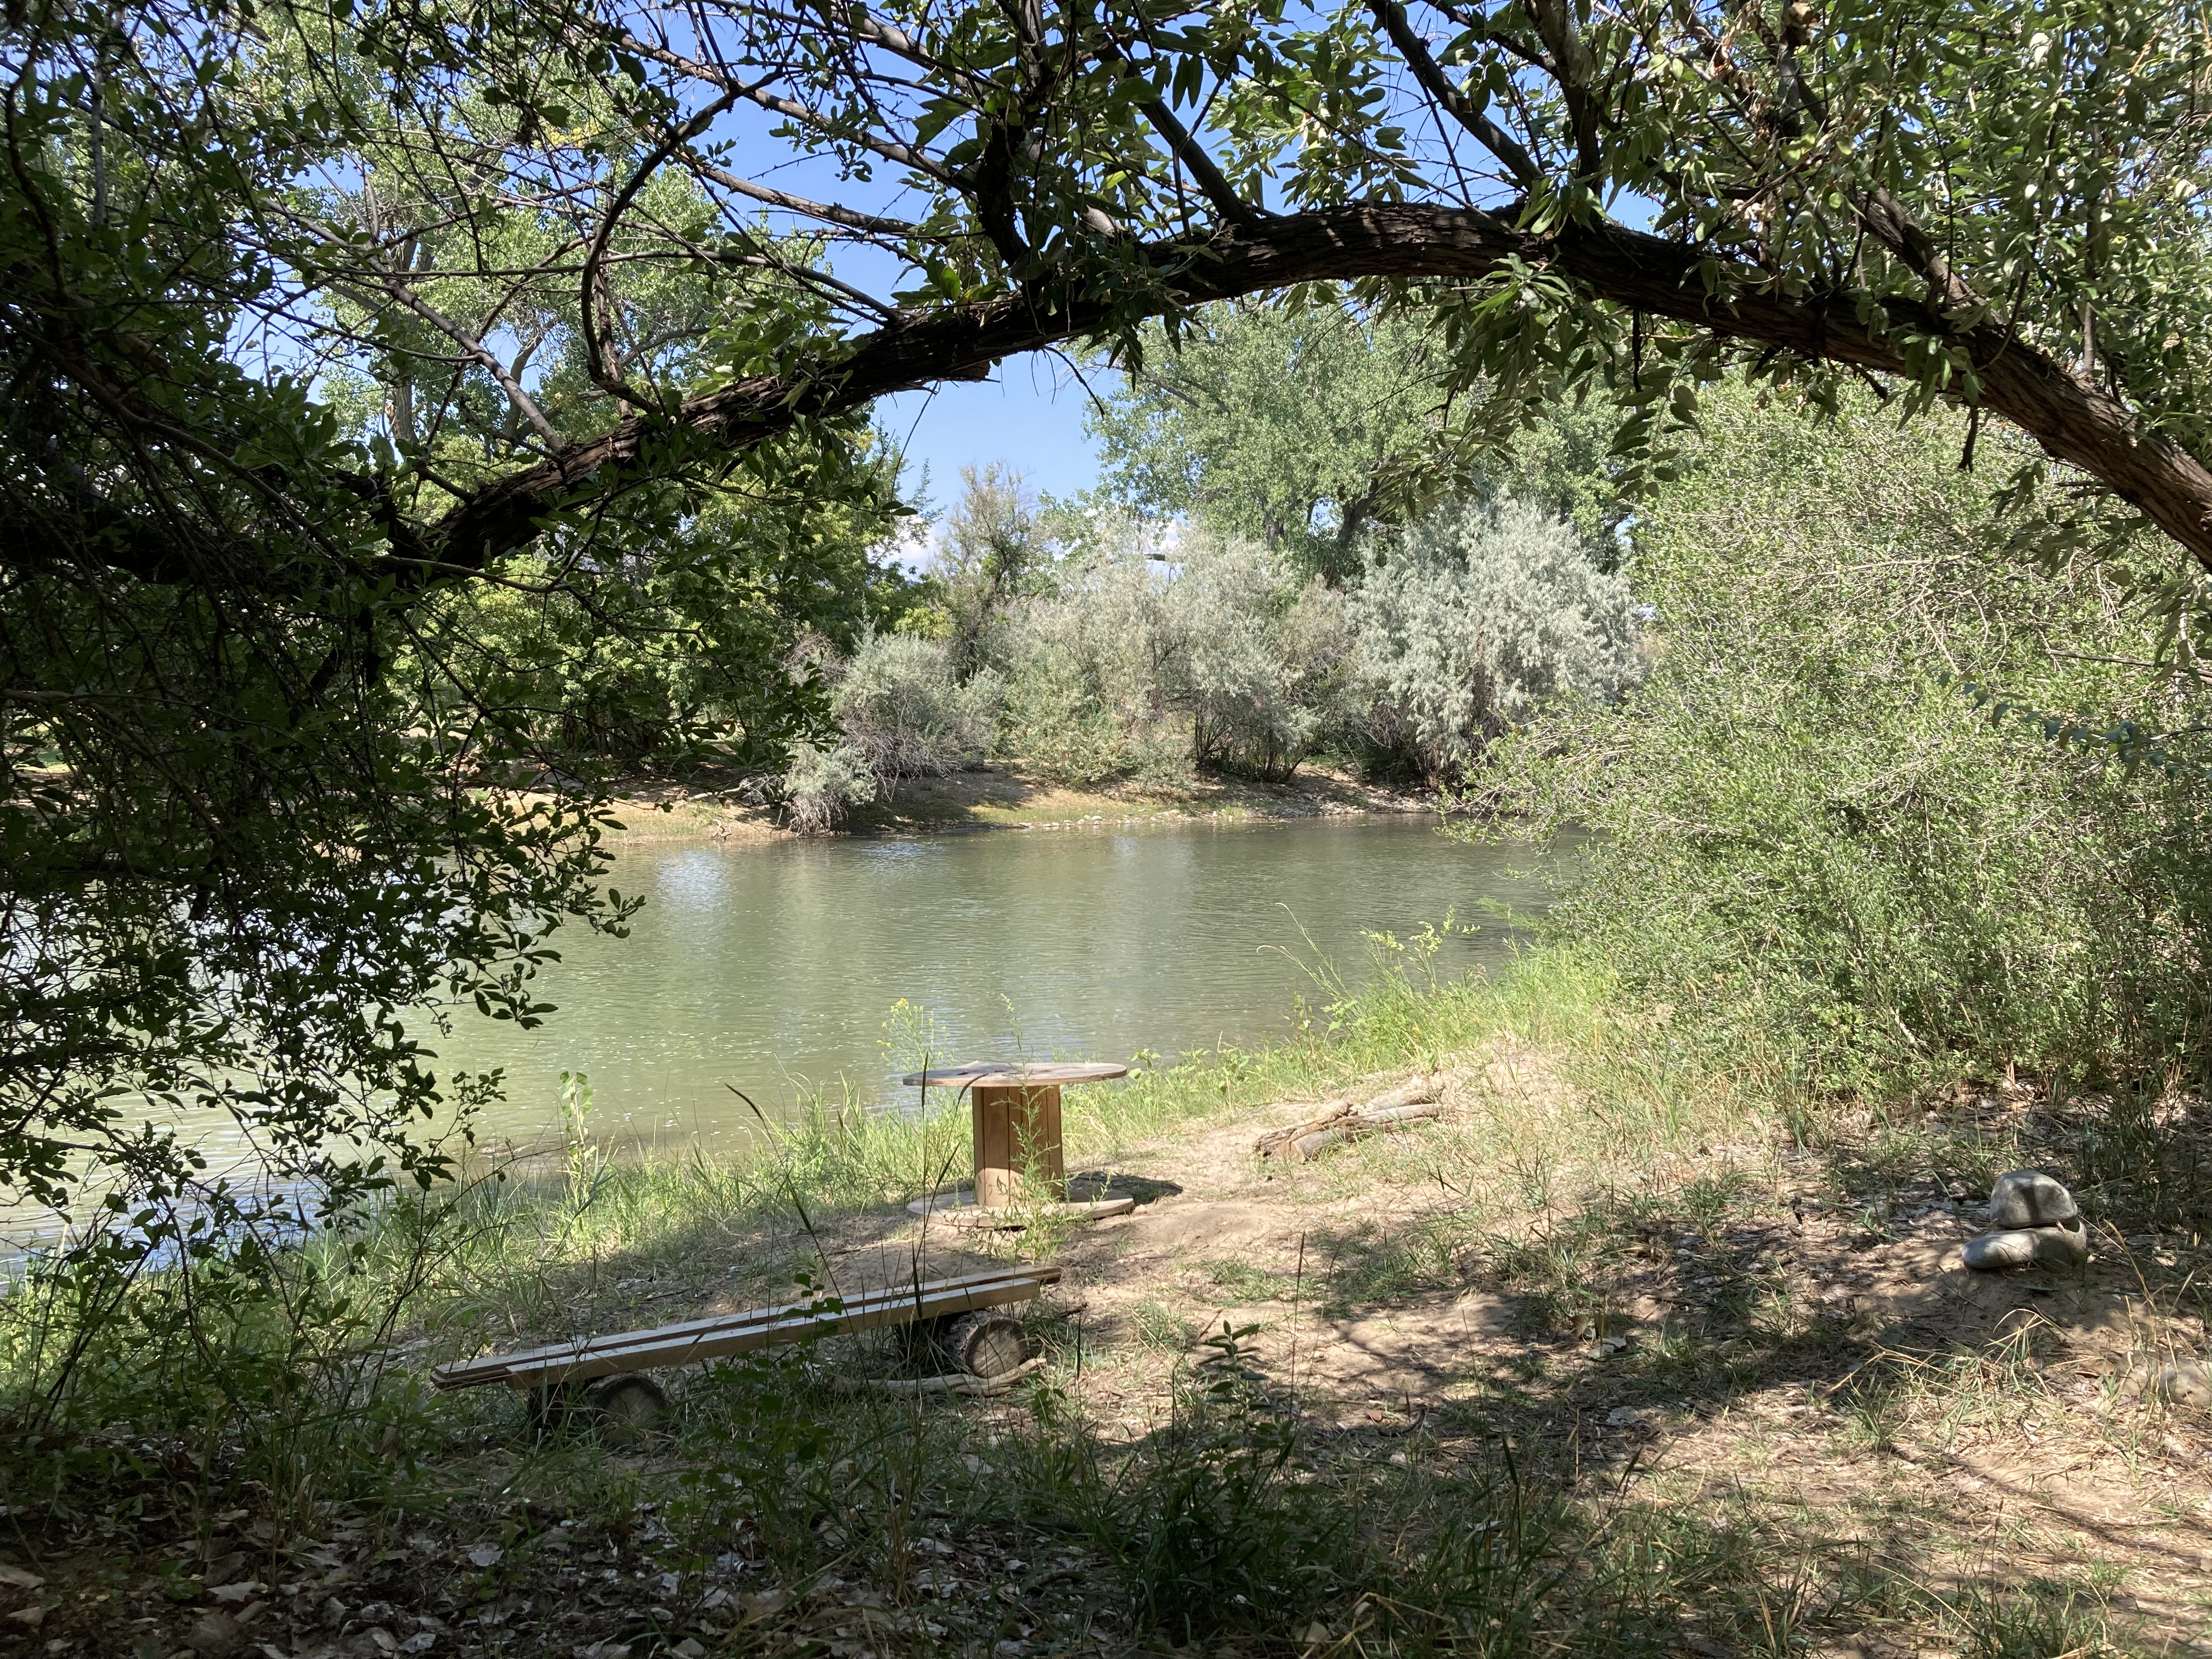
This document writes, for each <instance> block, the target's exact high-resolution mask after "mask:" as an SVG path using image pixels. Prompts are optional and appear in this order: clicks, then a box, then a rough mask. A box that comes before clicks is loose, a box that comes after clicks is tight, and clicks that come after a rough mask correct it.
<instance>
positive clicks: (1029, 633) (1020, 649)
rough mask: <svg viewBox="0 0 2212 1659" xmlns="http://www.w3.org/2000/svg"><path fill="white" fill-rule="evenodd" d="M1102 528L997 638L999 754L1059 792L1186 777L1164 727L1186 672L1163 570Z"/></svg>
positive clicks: (1128, 532) (1129, 540)
mask: <svg viewBox="0 0 2212 1659" xmlns="http://www.w3.org/2000/svg"><path fill="white" fill-rule="evenodd" d="M1107 528H1108V531H1109V533H1104V534H1100V535H1098V536H1096V537H1094V538H1091V544H1090V545H1088V546H1086V547H1085V548H1084V550H1082V551H1081V552H1080V553H1079V554H1078V555H1077V556H1074V557H1073V558H1071V559H1069V560H1068V561H1066V562H1065V563H1063V564H1062V565H1061V566H1060V568H1059V569H1058V570H1057V572H1056V575H1057V578H1058V580H1056V581H1055V582H1054V585H1053V586H1052V587H1051V588H1050V590H1049V591H1047V592H1039V593H1035V594H1032V595H1031V596H1030V597H1029V598H1028V599H1024V601H1023V602H1022V603H1021V604H1020V605H1018V606H1017V607H1016V608H1015V610H1014V611H1013V614H1012V617H1011V618H1010V621H1009V624H1008V626H1007V628H1006V630H1005V637H1006V639H1007V640H1008V641H1009V658H1008V664H1007V678H1006V710H1005V718H1004V720H1003V722H1002V724H1001V726H1000V736H999V746H1000V751H1001V752H1002V753H1005V754H1006V755H1008V756H1010V757H1016V758H1018V759H1020V760H1022V761H1023V762H1024V763H1027V764H1028V765H1030V766H1031V767H1033V768H1035V769H1036V770H1037V771H1038V772H1040V773H1042V774H1043V775H1045V776H1047V777H1048V778H1051V779H1053V780H1054V781H1056V782H1060V783H1068V784H1075V785H1084V784H1093V783H1099V782H1103V781H1106V780H1108V779H1110V778H1115V777H1121V776H1124V775H1130V774H1137V775H1145V776H1147V777H1151V778H1154V779H1158V780H1165V779H1167V778H1169V777H1170V776H1172V775H1175V774H1176V772H1177V771H1178V769H1182V770H1187V769H1188V761H1187V757H1186V756H1185V754H1184V751H1183V748H1182V744H1181V742H1180V741H1179V738H1178V737H1177V736H1176V733H1175V732H1173V731H1172V730H1171V729H1170V725H1169V722H1170V716H1171V714H1172V711H1173V708H1174V706H1175V703H1176V698H1177V695H1178V692H1177V688H1178V687H1179V686H1180V685H1181V684H1182V681H1183V680H1184V678H1186V677H1187V673H1188V669H1187V665H1186V663H1185V660H1184V658H1185V640H1184V637H1183V634H1182V629H1181V628H1180V626H1179V624H1178V622H1177V619H1176V617H1175V616H1174V614H1173V613H1172V611H1171V609H1170V605H1169V603H1168V597H1167V596H1168V589H1169V580H1168V572H1167V567H1166V565H1165V564H1164V562H1161V561H1160V560H1158V559H1157V558H1155V557H1153V556H1152V554H1153V553H1154V551H1155V550H1154V549H1153V548H1152V545H1151V544H1150V543H1149V542H1148V541H1147V540H1146V538H1144V537H1143V536H1142V534H1141V533H1140V532H1138V531H1137V530H1136V529H1135V527H1134V526H1127V525H1123V526H1109V527H1107ZM1115 529H1118V530H1119V532H1121V533H1119V534H1114V533H1110V532H1112V531H1113V530H1115Z"/></svg>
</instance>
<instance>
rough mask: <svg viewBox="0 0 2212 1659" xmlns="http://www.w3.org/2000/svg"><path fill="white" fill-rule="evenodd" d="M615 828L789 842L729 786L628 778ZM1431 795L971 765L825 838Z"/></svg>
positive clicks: (1350, 809)
mask: <svg viewBox="0 0 2212 1659" xmlns="http://www.w3.org/2000/svg"><path fill="white" fill-rule="evenodd" d="M613 805H614V810H615V813H616V816H617V819H618V820H619V822H620V825H621V827H620V828H619V829H614V830H611V831H610V832H609V833H608V836H607V839H608V841H609V842H615V843H619V844H628V843H629V842H660V841H705V840H711V841H744V842H769V841H785V840H796V839H798V837H797V836H795V835H794V834H793V831H791V830H789V829H785V828H784V827H783V826H782V824H781V822H780V819H781V813H780V812H779V811H777V810H776V809H775V808H772V807H766V806H758V805H752V804H750V803H749V802H747V801H745V800H744V799H742V798H741V797H740V795H739V793H738V788H737V787H736V785H735V783H734V782H731V783H728V784H726V783H725V782H724V781H722V780H720V779H719V778H715V777H712V776H707V777H695V778H689V779H684V780H682V781H665V780H661V779H655V778H643V777H638V778H629V779H624V780H621V781H618V782H617V785H616V788H615V800H614V803H613ZM1436 810H1437V808H1436V804H1435V803H1434V801H1432V800H1427V799H1420V798H1419V797H1415V796H1412V795H1406V794H1401V793H1396V792H1395V791H1393V790H1389V789H1384V788H1379V787H1376V786H1374V785H1372V784H1367V783H1363V782H1360V781H1358V780H1356V779H1353V778H1351V777H1347V776H1346V775H1342V774H1340V773H1336V772H1334V771H1328V770H1323V769H1317V768H1302V769H1300V770H1299V771H1298V773H1297V775H1295V776H1293V777H1292V778H1291V780H1290V781H1288V782H1286V783H1279V784H1277V783H1263V782H1260V781H1256V780H1253V779H1249V778H1221V777H1209V776H1200V777H1197V778H1194V779H1192V780H1191V781H1188V783H1184V784H1178V785H1176V786H1174V787H1167V788H1162V787H1146V786H1143V785H1139V784H1135V783H1125V784H1111V785H1105V786H1102V787H1097V788H1093V789H1073V788H1068V787H1065V786H1063V785H1060V784H1055V783H1052V782H1049V781H1046V780H1044V779H1042V778H1040V777H1038V776H1036V775H1034V774H1033V773H1030V772H1029V771H1027V770H1025V769H1023V768H1021V767H1018V766H1012V765H999V764H975V765H970V766H966V767H963V768H962V769H960V770H958V771H956V772H951V773H948V774H946V775H944V776H942V777H925V778H916V779H915V780H913V781H910V782H908V784H906V785H905V786H904V787H902V788H901V789H900V791H899V793H898V794H897V795H896V797H895V798H894V799H891V800H890V801H888V802H885V801H878V802H874V803H872V804H871V805H868V806H866V807H863V808H861V809H860V810H859V811H855V812H854V813H853V814H852V815H851V816H850V817H848V818H847V819H846V820H845V822H844V823H842V824H840V825H839V826H838V827H837V828H836V829H835V830H833V831H831V832H830V833H831V834H833V835H843V836H851V835H860V836H870V835H873V836H898V835H919V834H925V833H932V832H937V831H943V830H952V829H1072V828H1075V827H1078V826H1081V825H1086V824H1130V823H1200V822H1212V823H1238V822H1262V821H1269V820H1278V819H1280V820H1288V819H1293V818H1311V817H1352V816H1357V815H1361V814H1367V813H1401V814H1411V813H1421V812H1433V811H1436Z"/></svg>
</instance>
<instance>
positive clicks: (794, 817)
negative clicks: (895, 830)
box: [782, 743, 876, 836]
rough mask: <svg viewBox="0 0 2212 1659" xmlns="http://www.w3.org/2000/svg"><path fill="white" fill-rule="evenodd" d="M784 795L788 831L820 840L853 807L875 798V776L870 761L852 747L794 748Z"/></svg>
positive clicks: (844, 744) (793, 746)
mask: <svg viewBox="0 0 2212 1659" xmlns="http://www.w3.org/2000/svg"><path fill="white" fill-rule="evenodd" d="M782 793H783V806H784V824H785V827H786V828H787V829H795V830H797V831H798V832H799V834H800V835H802V836H818V835H820V834H821V833H822V832H823V830H825V829H835V828H836V825H837V823H839V821H840V820H842V818H843V817H844V816H845V814H846V813H847V812H848V811H851V810H852V809H853V808H854V807H855V806H865V805H867V804H868V803H869V802H870V801H872V800H873V799H875V798H876V780H875V775H874V773H873V772H872V771H871V770H870V769H869V766H868V760H867V757H866V755H864V754H862V753H861V752H860V750H859V749H858V748H857V747H855V746H854V744H849V743H841V744H836V746H835V747H833V748H824V747H823V746H821V745H820V744H811V743H798V744H793V745H792V750H791V763H790V764H789V765H787V766H786V767H785V768H784V772H783V785H782Z"/></svg>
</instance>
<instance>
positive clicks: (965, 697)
mask: <svg viewBox="0 0 2212 1659" xmlns="http://www.w3.org/2000/svg"><path fill="white" fill-rule="evenodd" d="M1002 689H1003V687H1002V683H1001V681H1000V678H999V676H998V675H997V674H995V673H994V672H993V671H990V670H988V669H985V670H983V671H981V672H978V673H976V674H974V675H972V676H970V677H969V678H968V679H966V680H964V681H963V680H962V679H961V678H958V677H957V675H956V674H955V673H954V672H953V662H952V651H951V647H950V646H949V645H948V644H947V643H946V642H945V641H942V640H932V639H923V638H921V637H920V636H919V635H913V634H875V635H869V636H868V637H866V638H865V639H863V640H862V641H860V647H859V648H858V649H857V650H856V651H854V653H853V658H852V660H851V661H850V662H848V663H847V664H846V665H844V667H843V669H842V673H841V675H840V678H839V679H838V681H837V685H836V690H834V691H833V692H832V693H831V694H830V698H829V708H830V712H831V713H832V714H835V715H836V719H837V724H838V726H840V728H842V731H843V732H844V734H845V741H846V743H847V744H849V745H850V746H851V747H852V748H854V750H858V751H859V752H860V756H861V757H863V758H864V759H865V761H866V765H867V769H868V771H869V772H870V774H871V775H872V776H873V778H874V780H875V783H876V787H877V788H878V790H879V791H880V792H881V793H884V794H885V795H890V794H892V793H896V790H897V788H898V787H899V785H900V784H902V783H903V782H905V781H907V780H908V778H916V777H923V776H927V775H931V774H933V773H943V772H948V771H950V770H951V769H952V768H953V767H955V766H957V764H959V763H960V762H962V761H963V760H967V759H970V758H972V757H976V756H980V755H981V754H982V753H983V752H984V751H985V750H987V748H988V747H989V746H990V742H991V731H992V726H993V725H994V722H995V721H996V720H997V718H998V711H999V701H1000V694H1001V691H1002Z"/></svg>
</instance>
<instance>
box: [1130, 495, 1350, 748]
mask: <svg viewBox="0 0 2212 1659" xmlns="http://www.w3.org/2000/svg"><path fill="white" fill-rule="evenodd" d="M1179 552H1180V554H1181V556H1182V574H1180V575H1179V576H1178V577H1177V578H1176V580H1175V581H1174V582H1173V583H1172V584H1170V586H1169V587H1168V589H1167V593H1166V600H1167V611H1168V614H1169V616H1170V619H1171V627H1172V629H1173V631H1174V632H1175V633H1176V634H1177V635H1180V637H1181V638H1182V641H1183V647H1182V665H1183V678H1182V684H1181V685H1180V687H1178V688H1177V690H1178V691H1179V693H1180V696H1179V699H1178V700H1179V701H1180V702H1182V706H1183V707H1184V708H1186V709H1187V710H1188V714H1189V717H1190V721H1191V754H1192V758H1193V759H1194V760H1195V761H1198V762H1200V763H1205V762H1213V763H1227V764H1230V765H1234V766H1237V767H1239V768H1242V769H1245V770H1249V771H1254V772H1257V773H1258V774H1260V775H1261V776H1262V777H1267V778H1274V779H1281V778H1287V777H1289V776H1290V775H1291V773H1293V772H1295V771H1296V770H1297V767H1298V763H1300V762H1301V761H1303V760H1304V758H1305V757H1306V756H1307V755H1309V754H1310V753H1311V752H1312V751H1313V750H1315V749H1316V748H1317V747H1319V746H1320V745H1321V744H1322V743H1324V742H1326V741H1327V740H1328V738H1330V737H1331V736H1333V735H1334V732H1335V731H1336V730H1337V728H1338V727H1339V726H1341V724H1342V723H1343V721H1344V719H1345V717H1346V714H1348V713H1349V712H1350V709H1351V704H1350V702H1348V701H1347V698H1348V696H1349V694H1350V693H1351V691H1352V684H1353V677H1352V652H1351V648H1350V647H1351V644H1352V636H1351V635H1350V633H1349V632H1348V630H1347V628H1346V618H1345V614H1344V606H1343V602H1342V599H1341V598H1340V595H1339V594H1338V593H1336V592H1334V590H1333V589H1331V588H1329V587H1328V586H1325V585H1324V584H1323V583H1322V582H1321V581H1320V580H1318V579H1314V580H1300V579H1299V575H1298V573H1297V570H1296V569H1295V568H1294V567H1292V566H1291V563H1290V562H1288V560H1287V559H1286V558H1285V556H1283V555H1280V554H1278V553H1275V552H1272V551H1270V550H1268V549H1267V548H1266V547H1263V546H1261V544H1258V543H1256V542H1249V541H1244V540H1242V539H1239V538H1217V537H1211V536H1203V535H1193V536H1190V537H1188V538H1186V539H1185V543H1184V544H1183V545H1182V547H1181V548H1180V549H1179Z"/></svg>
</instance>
